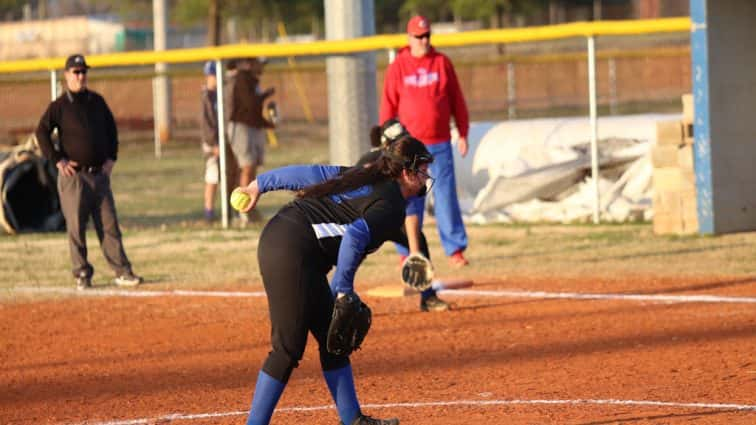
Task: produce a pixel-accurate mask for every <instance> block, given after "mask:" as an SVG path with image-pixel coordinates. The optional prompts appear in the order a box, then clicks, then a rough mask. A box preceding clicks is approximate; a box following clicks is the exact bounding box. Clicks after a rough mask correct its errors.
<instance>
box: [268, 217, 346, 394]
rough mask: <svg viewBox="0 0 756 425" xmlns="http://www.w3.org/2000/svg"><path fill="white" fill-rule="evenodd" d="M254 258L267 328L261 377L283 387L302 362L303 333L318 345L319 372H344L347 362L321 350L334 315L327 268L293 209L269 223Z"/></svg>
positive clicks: (308, 228)
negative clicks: (268, 335) (267, 345)
mask: <svg viewBox="0 0 756 425" xmlns="http://www.w3.org/2000/svg"><path fill="white" fill-rule="evenodd" d="M257 256H258V261H259V264H260V273H261V274H262V279H263V285H264V286H265V293H266V294H267V296H268V308H269V310H270V323H271V345H272V351H270V353H269V354H268V358H267V359H266V360H265V363H264V364H263V371H265V373H267V374H268V375H270V376H272V377H273V378H275V379H277V380H279V381H280V382H284V383H285V382H287V381H288V380H289V377H290V375H291V372H292V370H293V369H294V368H295V367H297V366H298V365H299V361H300V360H301V359H302V355H303V354H304V351H305V345H306V344H307V332H308V331H309V332H311V333H312V335H313V336H314V337H315V340H317V342H318V345H319V348H320V349H319V351H320V363H321V367H322V369H323V370H324V371H328V370H333V369H339V368H342V367H345V366H347V365H348V364H349V357H348V356H335V355H333V354H330V353H329V352H328V350H327V349H326V338H327V335H328V326H329V324H330V323H331V315H332V314H333V296H332V294H331V288H330V287H329V285H328V277H327V273H328V270H329V268H330V267H329V265H327V264H326V263H325V261H324V254H323V253H322V251H321V249H320V246H319V244H318V241H317V239H316V237H315V232H314V231H313V230H312V227H311V226H310V224H309V223H308V222H307V220H306V219H305V217H304V215H303V214H302V213H301V212H300V211H299V210H297V209H296V207H293V206H287V207H284V208H283V209H282V210H281V211H280V212H279V213H278V214H276V215H275V216H274V217H273V218H272V219H271V220H270V221H269V222H268V224H267V225H266V226H265V228H264V229H263V232H262V234H261V235H260V243H259V244H258V248H257Z"/></svg>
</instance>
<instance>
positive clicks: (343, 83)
mask: <svg viewBox="0 0 756 425" xmlns="http://www.w3.org/2000/svg"><path fill="white" fill-rule="evenodd" d="M325 18H326V39H327V40H348V39H352V38H357V37H365V36H370V35H374V34H375V13H374V10H373V0H325ZM326 71H327V74H328V134H329V149H330V160H331V163H332V164H340V165H350V164H354V163H355V162H356V161H357V159H359V157H360V156H361V155H362V154H363V153H365V152H366V151H367V150H368V149H369V147H370V145H369V143H368V141H369V137H368V134H369V132H370V127H371V126H373V125H377V124H378V96H377V93H376V90H375V87H376V77H375V53H374V52H367V53H353V54H344V55H338V56H335V55H334V56H329V57H328V58H327V59H326Z"/></svg>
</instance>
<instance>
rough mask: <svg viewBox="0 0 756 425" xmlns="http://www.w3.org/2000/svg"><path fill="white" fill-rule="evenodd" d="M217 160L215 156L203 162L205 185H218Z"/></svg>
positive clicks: (218, 169) (218, 171) (218, 168)
mask: <svg viewBox="0 0 756 425" xmlns="http://www.w3.org/2000/svg"><path fill="white" fill-rule="evenodd" d="M219 163H220V161H219V158H218V157H217V156H209V157H208V158H207V159H206V160H205V183H207V184H218V181H219V180H220V167H219Z"/></svg>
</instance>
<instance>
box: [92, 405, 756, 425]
mask: <svg viewBox="0 0 756 425" xmlns="http://www.w3.org/2000/svg"><path fill="white" fill-rule="evenodd" d="M514 405H597V406H600V405H606V406H640V407H666V408H676V409H706V410H734V411H740V412H756V405H751V404H732V403H677V402H671V401H654V400H617V399H606V400H600V399H597V400H594V399H579V400H452V401H429V402H415V403H384V404H363V405H361V407H362V408H364V409H393V408H423V407H443V406H446V407H449V406H478V407H487V406H514ZM334 409H336V406H334V405H333V404H329V405H324V406H309V407H307V406H301V407H296V406H294V407H281V408H278V409H276V412H277V413H287V412H289V413H290V412H311V411H318V410H334ZM247 413H248V412H247V411H235V412H217V413H198V414H183V413H172V414H169V415H164V416H160V417H157V418H140V419H127V420H121V421H108V422H82V424H84V423H86V424H88V425H141V424H150V423H155V422H160V421H171V420H194V419H207V418H218V417H224V416H241V415H247Z"/></svg>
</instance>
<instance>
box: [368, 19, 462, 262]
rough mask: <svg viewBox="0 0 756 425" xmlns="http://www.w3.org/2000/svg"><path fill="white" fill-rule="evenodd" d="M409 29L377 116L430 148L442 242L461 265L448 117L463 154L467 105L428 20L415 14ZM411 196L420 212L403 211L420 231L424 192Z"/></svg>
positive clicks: (410, 227)
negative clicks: (432, 39) (396, 121)
mask: <svg viewBox="0 0 756 425" xmlns="http://www.w3.org/2000/svg"><path fill="white" fill-rule="evenodd" d="M407 33H408V35H409V45H408V46H407V47H404V48H402V49H401V50H400V51H399V53H398V54H397V56H396V60H395V61H394V62H393V63H392V64H391V65H389V67H388V69H387V70H386V77H385V80H384V82H383V96H382V98H381V111H380V122H386V121H387V120H388V119H390V118H398V119H399V121H401V122H402V123H403V124H404V126H405V127H406V128H407V130H408V131H409V133H410V134H412V135H413V136H414V137H416V138H417V139H419V140H420V141H422V142H423V143H424V144H425V146H426V147H427V148H428V151H430V153H431V154H433V157H434V160H433V163H431V166H430V172H431V176H432V177H433V178H434V179H435V182H434V184H433V188H432V190H433V196H434V198H435V216H436V223H437V226H438V232H439V235H440V237H441V245H442V246H443V248H444V251H445V253H446V255H447V256H448V257H449V261H450V262H451V264H452V265H454V266H458V267H462V266H466V265H467V264H468V262H467V260H466V259H465V257H464V256H463V254H462V253H463V252H464V250H465V249H466V248H467V233H466V232H465V225H464V223H463V222H462V213H461V212H460V209H459V200H458V199H457V183H456V180H455V177H454V156H453V153H452V147H451V132H450V130H449V120H450V118H451V117H452V116H453V117H454V121H455V122H456V125H457V130H459V139H458V140H457V148H458V149H459V153H460V154H461V155H462V156H465V155H467V148H468V145H467V132H468V129H469V127H470V123H469V119H468V114H467V105H466V104H465V98H464V96H463V95H462V90H461V89H460V87H459V81H457V74H456V73H455V72H454V66H453V65H452V63H451V61H450V60H449V58H448V57H446V56H445V55H443V54H441V53H439V52H437V51H436V50H435V49H434V48H433V47H432V46H431V44H430V36H431V32H430V21H428V19H426V18H425V17H423V16H414V17H413V18H412V19H410V21H409V22H408V23H407ZM415 199H417V201H416V202H417V203H419V204H420V205H419V208H413V209H416V210H418V211H420V212H419V214H418V215H408V216H407V219H406V227H407V232H408V233H409V232H412V231H413V229H415V231H419V229H420V228H421V227H422V225H423V209H424V208H423V205H424V203H425V198H424V197H423V198H415ZM408 210H409V208H408ZM397 250H399V254H400V255H403V256H405V255H407V254H408V252H407V251H406V249H404V248H402V247H399V246H397Z"/></svg>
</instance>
